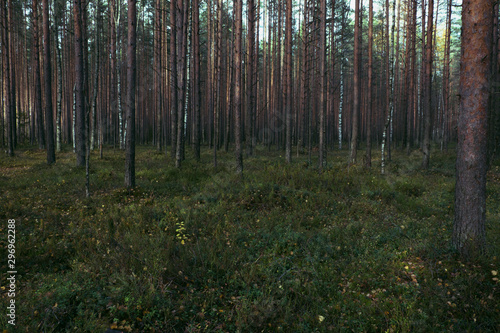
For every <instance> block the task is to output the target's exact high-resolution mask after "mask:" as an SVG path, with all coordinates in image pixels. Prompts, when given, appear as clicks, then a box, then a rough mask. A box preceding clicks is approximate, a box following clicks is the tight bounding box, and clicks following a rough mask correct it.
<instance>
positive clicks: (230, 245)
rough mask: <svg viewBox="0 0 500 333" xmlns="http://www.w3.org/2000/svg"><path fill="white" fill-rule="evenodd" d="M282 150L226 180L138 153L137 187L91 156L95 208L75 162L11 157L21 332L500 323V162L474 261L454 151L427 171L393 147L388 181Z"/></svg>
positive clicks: (115, 160)
mask: <svg viewBox="0 0 500 333" xmlns="http://www.w3.org/2000/svg"><path fill="white" fill-rule="evenodd" d="M277 155H278V153H276V152H268V151H267V150H260V148H259V150H258V151H257V157H254V158H251V159H248V160H246V162H245V163H246V164H245V174H244V177H243V178H241V177H239V176H237V175H235V174H234V172H233V168H234V165H233V163H234V162H233V155H232V154H231V153H230V154H225V153H224V152H220V153H219V156H218V157H219V168H218V169H217V170H214V169H213V168H212V167H211V163H210V161H211V152H210V151H208V150H206V151H204V154H203V155H202V163H196V162H194V161H193V159H192V158H191V157H190V156H189V153H188V158H187V159H186V161H185V164H184V165H183V168H182V170H178V169H176V168H174V166H173V162H172V161H170V160H169V159H167V158H165V156H164V155H162V154H159V153H157V152H154V151H152V150H151V149H149V148H145V147H139V148H138V152H137V184H138V187H136V188H134V189H133V190H124V189H123V175H124V172H123V158H124V153H123V152H122V151H113V150H111V149H109V150H105V152H104V159H102V160H100V159H98V154H97V153H92V161H91V170H92V172H91V188H92V189H93V193H92V197H91V198H90V199H84V197H85V187H84V172H85V170H83V169H81V168H76V167H74V166H73V165H74V164H75V161H74V156H73V154H71V153H61V154H59V156H58V159H57V163H56V164H55V165H52V166H47V165H46V164H45V163H44V161H45V153H44V152H43V151H38V150H31V149H27V150H25V151H22V150H19V151H18V153H17V155H16V157H14V158H12V159H6V158H2V159H1V160H0V181H1V183H2V184H3V185H2V190H3V192H2V193H1V200H0V218H1V219H2V221H6V220H7V219H10V218H16V219H19V220H20V221H21V224H20V226H19V227H18V235H17V246H18V255H19V263H18V264H17V267H18V272H19V280H18V282H19V283H20V285H19V296H18V299H19V300H20V301H19V304H20V305H19V307H18V318H19V322H18V325H17V327H18V328H19V331H29V332H64V331H75V332H99V331H101V332H102V331H105V330H106V329H107V328H113V329H119V330H122V331H126V332H200V331H204V332H205V331H206V332H235V331H241V332H248V331H269V332H275V331H283V332H311V331H319V332H323V331H354V332H359V331H384V332H410V331H412V332H415V331H416V332H419V331H422V332H426V331H495V330H499V329H500V319H499V318H500V305H499V304H500V303H499V302H498V299H499V296H500V295H499V285H498V275H497V274H498V270H499V266H500V261H499V257H498V254H499V253H500V251H499V250H500V248H499V246H500V244H499V243H498V242H497V240H498V239H499V237H500V215H499V212H498V206H499V204H500V196H499V195H498V193H500V167H499V166H498V165H499V163H498V161H496V162H494V163H493V164H492V168H491V170H490V172H489V174H488V181H489V183H488V212H487V220H488V224H487V233H488V241H489V252H488V253H487V254H485V255H484V256H483V257H481V258H480V259H478V260H477V261H474V262H465V261H461V260H460V259H459V258H460V257H459V256H458V255H457V254H456V253H454V252H453V251H452V249H451V248H450V247H449V243H450V237H451V229H452V223H453V210H454V209H453V199H454V155H452V154H444V153H443V154H440V153H438V152H436V153H435V154H434V155H433V161H432V168H431V169H430V170H428V171H421V170H419V169H418V165H419V163H420V156H417V155H418V154H414V155H413V154H412V155H411V156H410V157H407V156H406V155H403V154H402V153H400V152H398V151H394V152H393V162H392V164H391V165H390V167H389V169H388V174H387V175H385V176H381V175H380V174H379V170H378V169H377V168H375V167H374V168H373V169H372V170H367V169H363V168H362V167H360V166H353V167H351V168H349V170H347V169H346V167H345V165H344V162H345V161H346V160H347V156H346V152H344V151H340V152H339V151H334V152H330V153H329V156H328V162H329V165H328V167H327V168H326V169H325V170H324V172H323V173H322V174H321V175H320V174H318V172H317V170H316V169H315V168H313V167H309V168H307V163H306V158H305V157H300V158H296V159H295V161H294V163H293V164H292V165H286V164H285V163H284V160H281V159H278V156H277ZM378 162H379V161H377V160H376V159H375V160H374V165H377V163H378ZM0 228H1V232H2V234H3V235H5V234H6V232H5V230H6V229H5V225H4V224H2V226H1V227H0ZM0 241H1V244H2V250H1V252H2V254H1V255H2V257H3V258H5V256H6V246H5V245H6V237H2V239H1V240H0ZM2 267H5V266H2ZM1 274H2V277H1V278H2V279H5V278H6V277H5V274H6V269H2V271H1ZM6 300H7V296H6V293H2V305H1V306H2V307H4V306H6V305H5V304H6V303H5V302H6ZM21 300H22V301H21ZM4 308H5V307H4ZM0 318H1V319H0V322H1V324H2V327H6V317H5V316H1V317H0Z"/></svg>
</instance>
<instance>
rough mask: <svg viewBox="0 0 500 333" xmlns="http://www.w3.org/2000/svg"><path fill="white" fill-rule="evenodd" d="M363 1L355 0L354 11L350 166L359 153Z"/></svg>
mask: <svg viewBox="0 0 500 333" xmlns="http://www.w3.org/2000/svg"><path fill="white" fill-rule="evenodd" d="M360 1H361V0H355V7H354V8H355V9H354V17H355V21H354V65H353V66H354V78H353V84H354V88H353V98H354V100H353V110H352V133H351V147H350V154H349V164H354V163H356V157H357V152H358V136H359V134H358V130H359V109H360V102H361V97H360V96H361V95H360V94H361V91H360V90H361V89H360V88H361V85H360V72H359V70H360V66H359V50H360V45H359V44H360V26H359V17H360V5H359V3H360Z"/></svg>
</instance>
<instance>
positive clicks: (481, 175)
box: [431, 0, 496, 255]
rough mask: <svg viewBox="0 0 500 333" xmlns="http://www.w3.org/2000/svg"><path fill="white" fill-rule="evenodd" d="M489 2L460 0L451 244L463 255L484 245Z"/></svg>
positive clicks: (490, 18) (490, 8) (490, 2)
mask: <svg viewBox="0 0 500 333" xmlns="http://www.w3.org/2000/svg"><path fill="white" fill-rule="evenodd" d="M431 1H432V0H431ZM493 5H494V2H492V1H488V0H474V1H472V0H465V1H464V2H463V8H462V53H461V63H460V112H459V116H458V146H457V165H456V170H457V172H456V187H455V220H454V225H453V246H454V247H455V248H456V249H457V250H459V251H460V252H462V253H463V254H466V255H474V254H477V253H478V252H481V251H482V250H483V249H484V246H485V243H486V236H485V234H486V231H485V220H486V171H487V147H488V142H487V128H488V120H487V119H488V118H487V115H488V104H489V98H490V94H489V86H490V82H489V80H490V62H491V61H492V59H491V49H490V47H491V42H492V28H491V24H492V22H493V21H492V11H493ZM495 61H496V59H495Z"/></svg>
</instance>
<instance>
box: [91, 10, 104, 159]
mask: <svg viewBox="0 0 500 333" xmlns="http://www.w3.org/2000/svg"><path fill="white" fill-rule="evenodd" d="M100 7H101V1H100V0H97V1H96V9H95V22H96V27H95V35H94V43H95V45H96V48H95V58H94V65H95V72H94V83H93V87H92V89H93V92H92V123H91V125H92V127H91V129H90V149H92V150H94V143H95V134H96V131H97V88H98V84H99V65H100V53H99V49H100V38H99V37H100V22H101V17H100V10H101V8H100ZM89 124H90V123H89Z"/></svg>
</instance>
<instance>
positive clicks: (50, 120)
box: [43, 0, 56, 164]
mask: <svg viewBox="0 0 500 333" xmlns="http://www.w3.org/2000/svg"><path fill="white" fill-rule="evenodd" d="M50 58H51V57H50V23H49V1H48V0H43V65H44V67H43V77H44V84H45V129H46V131H47V132H46V142H47V164H53V163H55V161H56V152H55V145H54V116H53V109H52V66H51V65H52V62H51V59H50Z"/></svg>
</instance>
